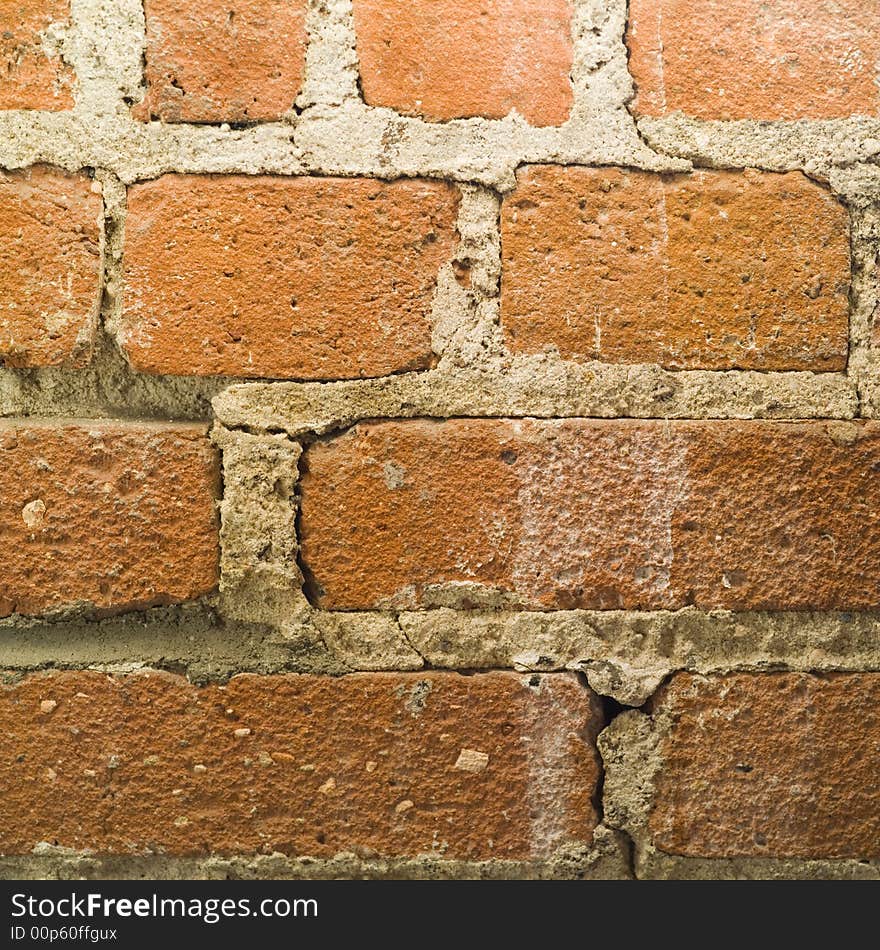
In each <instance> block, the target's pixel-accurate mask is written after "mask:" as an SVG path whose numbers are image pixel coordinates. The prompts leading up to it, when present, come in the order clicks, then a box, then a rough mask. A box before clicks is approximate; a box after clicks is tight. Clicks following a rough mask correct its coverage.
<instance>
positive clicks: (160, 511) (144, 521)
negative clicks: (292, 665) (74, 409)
mask: <svg viewBox="0 0 880 950" xmlns="http://www.w3.org/2000/svg"><path fill="white" fill-rule="evenodd" d="M218 482H219V476H218V467H217V462H216V458H215V455H214V452H213V450H212V448H211V446H210V443H209V442H208V440H207V438H206V433H205V427H204V426H201V425H186V424H174V425H170V424H169V425H165V424H159V423H146V422H138V423H122V422H104V421H89V422H82V421H80V422H77V421H65V420H57V419H42V420H37V419H26V420H5V421H0V539H2V541H3V570H2V572H0V616H7V615H9V614H12V613H20V614H25V615H36V614H42V613H45V612H47V611H49V610H52V609H57V608H60V607H64V606H66V605H71V604H77V603H80V602H89V603H91V604H93V605H95V607H96V608H98V610H99V611H100V612H112V611H116V610H124V609H135V608H142V607H147V606H151V605H154V604H168V603H175V602H178V601H183V600H189V599H191V598H194V597H199V596H200V595H202V594H207V593H208V592H210V591H211V590H212V589H213V588H214V586H215V585H216V583H217V571H218V566H217V565H218V544H217V524H216V515H215V510H214V505H215V501H214V499H215V495H216V493H217V489H218Z"/></svg>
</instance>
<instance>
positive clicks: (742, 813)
mask: <svg viewBox="0 0 880 950" xmlns="http://www.w3.org/2000/svg"><path fill="white" fill-rule="evenodd" d="M654 708H655V714H658V713H662V714H663V716H664V717H670V718H671V725H670V727H669V733H668V735H667V736H666V737H665V739H664V740H663V741H662V745H661V756H662V758H663V765H662V768H661V771H660V773H659V776H658V777H657V780H656V783H657V788H656V793H655V799H654V805H653V810H652V813H651V818H650V827H651V831H652V833H653V834H652V837H653V842H654V845H655V846H656V847H657V848H660V849H661V850H664V851H667V852H670V853H673V854H685V855H693V856H702V857H732V856H736V855H748V856H753V857H797V858H859V859H876V858H880V788H878V785H877V780H876V776H877V772H878V769H880V713H878V708H880V675H878V674H876V673H862V674H858V673H857V674H839V675H830V676H824V677H823V676H813V675H809V674H806V673H779V674H773V675H755V676H750V675H743V674H740V675H730V676H722V677H713V678H701V677H693V676H688V675H683V674H682V675H678V676H676V677H675V678H674V679H673V680H672V682H671V684H670V685H669V686H668V687H667V688H666V689H664V690H663V691H662V692H661V694H660V695H659V696H658V697H657V699H656V700H655V703H654Z"/></svg>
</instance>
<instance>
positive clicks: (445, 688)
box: [0, 672, 602, 860]
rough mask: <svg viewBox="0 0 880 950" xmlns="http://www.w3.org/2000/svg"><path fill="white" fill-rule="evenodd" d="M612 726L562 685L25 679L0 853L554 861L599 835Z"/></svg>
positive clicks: (449, 677) (12, 700)
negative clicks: (56, 850) (602, 769)
mask: <svg viewBox="0 0 880 950" xmlns="http://www.w3.org/2000/svg"><path fill="white" fill-rule="evenodd" d="M48 702H54V703H55V704H56V705H55V706H53V707H52V709H51V712H48V713H47V712H44V711H43V709H45V707H43V709H41V705H40V704H41V703H48ZM466 711H471V712H472V714H465V713H466ZM601 727H602V721H601V712H600V705H599V703H598V701H597V700H596V699H595V697H594V696H593V694H592V693H590V692H589V690H587V689H586V688H585V687H583V686H582V685H581V684H580V683H579V682H578V680H577V679H576V678H575V677H574V676H570V675H568V674H555V675H549V676H542V677H539V676H524V675H518V674H513V673H483V674H477V675H474V676H460V675H458V674H456V673H425V674H418V675H416V674H412V675H408V674H398V673H379V674H355V675H350V676H344V677H341V678H333V677H327V676H304V675H300V676H297V675H287V676H255V675H243V676H237V677H235V678H233V679H232V680H231V681H230V682H229V683H228V684H227V685H226V686H218V685H209V686H205V687H202V688H199V687H196V686H194V685H192V684H191V683H188V682H187V681H186V680H184V679H182V678H180V677H177V676H172V675H170V674H166V673H140V674H135V675H131V676H120V677H110V676H106V675H104V674H101V673H93V672H69V673H53V674H48V675H45V674H44V675H33V676H29V677H27V678H25V679H24V680H22V681H20V682H17V683H14V684H12V685H6V686H4V687H0V734H2V735H3V737H4V750H5V751H4V754H3V756H2V759H0V786H2V787H3V789H4V803H5V807H4V808H3V810H2V813H0V852H2V853H5V854H28V853H30V852H31V850H32V849H33V847H34V845H35V844H37V843H38V842H40V841H52V842H57V843H58V844H60V845H62V846H64V847H68V848H75V849H78V850H82V849H86V848H88V849H90V850H93V851H96V852H98V853H122V854H132V853H138V852H144V851H148V850H149V851H153V852H161V853H165V854H174V855H186V854H206V853H211V852H214V853H221V854H234V853H247V852H283V853H286V854H294V855H300V854H301V855H314V856H318V857H321V856H330V855H333V854H336V853H339V852H355V853H357V854H360V855H363V856H371V855H376V854H378V855H386V856H390V857H411V856H416V855H420V854H428V855H435V856H436V857H438V858H453V859H454V858H461V859H471V860H483V859H489V858H498V859H513V860H529V859H537V858H542V857H546V856H549V855H550V854H551V853H552V852H553V851H554V850H556V849H557V848H559V847H560V846H562V845H565V844H567V843H570V842H578V843H583V842H589V841H590V839H591V837H592V832H593V829H594V827H595V825H596V821H597V816H596V812H595V808H594V806H593V803H592V799H591V796H592V795H593V794H595V792H596V788H597V784H598V778H599V769H598V765H597V755H596V751H595V747H594V743H593V740H594V738H595V735H596V733H597V731H598V730H599V729H600V728H601ZM474 753H476V754H474Z"/></svg>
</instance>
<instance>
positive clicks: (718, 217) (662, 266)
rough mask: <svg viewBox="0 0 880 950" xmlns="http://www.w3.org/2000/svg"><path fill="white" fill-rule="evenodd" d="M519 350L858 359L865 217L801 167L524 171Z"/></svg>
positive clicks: (643, 356) (786, 362)
mask: <svg viewBox="0 0 880 950" xmlns="http://www.w3.org/2000/svg"><path fill="white" fill-rule="evenodd" d="M501 230H502V247H503V255H504V262H503V263H504V269H503V279H502V292H501V311H502V323H503V325H504V329H505V332H506V336H507V340H508V344H509V346H510V348H511V349H512V350H514V351H516V352H539V351H541V350H545V349H548V348H555V349H557V350H558V351H559V353H560V355H561V356H562V357H563V358H565V359H570V360H592V359H600V360H604V361H606V362H612V363H659V364H661V365H663V366H667V367H670V368H673V369H761V370H813V371H820V370H842V369H844V368H845V366H846V358H847V340H848V331H849V310H848V290H849V278H850V261H849V221H848V216H847V213H846V211H845V209H844V208H843V206H842V205H841V204H840V202H838V201H837V200H836V199H835V198H834V197H833V196H832V195H831V194H830V193H829V192H828V191H827V190H826V189H824V188H822V187H820V186H819V185H817V184H815V183H814V182H811V181H809V180H808V179H807V178H806V177H805V176H804V175H802V174H801V173H800V172H791V173H788V174H782V175H780V174H768V173H763V172H757V171H746V172H745V173H741V172H726V171H721V172H715V171H711V172H694V173H693V174H691V175H679V176H674V177H665V176H660V175H654V174H650V173H647V172H638V171H625V170H622V169H616V168H595V169H594V168H577V167H568V168H565V167H560V166H534V167H531V168H527V169H524V170H522V171H520V173H519V175H518V178H517V187H516V190H515V191H513V192H512V193H511V194H510V195H508V196H507V197H506V198H505V199H504V203H503V205H502V215H501Z"/></svg>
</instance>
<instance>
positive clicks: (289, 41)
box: [133, 0, 307, 122]
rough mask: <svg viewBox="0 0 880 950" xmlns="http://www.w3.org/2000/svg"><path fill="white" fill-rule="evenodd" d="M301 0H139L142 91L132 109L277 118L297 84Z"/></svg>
mask: <svg viewBox="0 0 880 950" xmlns="http://www.w3.org/2000/svg"><path fill="white" fill-rule="evenodd" d="M306 6H307V4H306V0H285V2H284V3H276V2H271V0H200V2H199V3H178V2H175V0H145V3H144V9H145V12H146V18H147V51H146V70H145V72H146V80H147V95H146V97H145V98H144V101H143V102H142V103H140V104H139V105H138V106H137V107H136V108H135V109H134V110H133V111H134V114H135V116H136V117H137V118H139V119H144V120H148V119H153V118H155V119H161V120H162V121H163V122H255V121H260V120H269V119H280V118H281V117H282V116H283V115H284V114H285V113H286V112H289V111H290V110H291V109H292V108H293V103H294V100H295V99H296V97H297V96H298V95H299V92H300V88H301V86H302V79H303V71H304V68H305V49H306V30H305V13H306Z"/></svg>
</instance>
